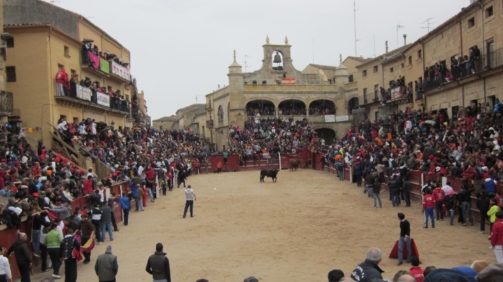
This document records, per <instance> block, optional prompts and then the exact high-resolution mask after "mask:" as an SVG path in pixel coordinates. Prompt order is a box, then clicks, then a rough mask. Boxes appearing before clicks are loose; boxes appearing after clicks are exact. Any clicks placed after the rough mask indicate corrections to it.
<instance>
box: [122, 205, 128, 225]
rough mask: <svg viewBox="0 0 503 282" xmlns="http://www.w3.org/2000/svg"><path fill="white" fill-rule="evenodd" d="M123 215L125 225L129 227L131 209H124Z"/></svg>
mask: <svg viewBox="0 0 503 282" xmlns="http://www.w3.org/2000/svg"><path fill="white" fill-rule="evenodd" d="M122 213H123V216H124V225H126V226H127V225H128V223H129V209H122Z"/></svg>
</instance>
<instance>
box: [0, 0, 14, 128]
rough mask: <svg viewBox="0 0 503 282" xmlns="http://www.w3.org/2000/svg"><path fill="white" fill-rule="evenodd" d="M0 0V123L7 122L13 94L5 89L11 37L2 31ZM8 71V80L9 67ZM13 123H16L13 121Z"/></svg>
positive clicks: (0, 4) (0, 1)
mask: <svg viewBox="0 0 503 282" xmlns="http://www.w3.org/2000/svg"><path fill="white" fill-rule="evenodd" d="M2 1H3V0H0V124H2V125H3V124H7V123H8V122H9V116H10V115H11V114H12V111H13V94H12V93H11V92H7V91H6V88H7V87H6V86H7V85H6V84H7V75H6V72H7V68H6V66H5V59H6V57H7V49H8V48H10V46H11V43H12V37H11V36H10V35H9V34H8V33H4V32H3V7H2ZM8 71H9V80H10V79H11V77H10V75H11V74H10V69H9V70H8ZM14 125H16V124H15V123H14Z"/></svg>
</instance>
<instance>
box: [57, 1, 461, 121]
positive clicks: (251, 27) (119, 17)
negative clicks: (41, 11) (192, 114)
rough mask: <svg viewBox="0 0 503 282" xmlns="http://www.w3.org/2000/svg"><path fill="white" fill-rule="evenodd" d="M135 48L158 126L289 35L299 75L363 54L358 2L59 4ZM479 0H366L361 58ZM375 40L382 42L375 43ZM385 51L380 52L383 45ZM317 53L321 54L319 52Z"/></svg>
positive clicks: (257, 62)
mask: <svg viewBox="0 0 503 282" xmlns="http://www.w3.org/2000/svg"><path fill="white" fill-rule="evenodd" d="M55 2H56V3H55V4H56V5H58V6H60V7H63V8H66V9H69V10H71V11H74V12H76V13H79V14H81V15H83V16H85V17H87V18H88V19H89V20H91V21H92V22H94V23H95V24H96V25H98V26H99V27H101V28H102V29H103V30H105V31H106V32H107V33H108V34H110V35H111V36H112V37H114V38H115V39H116V40H118V41H119V42H120V43H121V44H122V45H124V46H125V47H126V48H128V49H129V50H130V51H131V56H132V59H131V67H132V68H131V72H132V74H133V76H135V77H136V78H137V81H138V86H139V90H144V91H145V94H146V100H147V106H148V113H149V115H150V116H151V117H152V119H157V118H160V117H163V116H169V115H172V114H174V113H175V112H176V110H177V109H179V108H182V107H185V106H188V105H190V104H193V103H195V102H196V96H197V101H198V102H199V103H204V102H205V95H206V94H208V93H210V92H211V91H213V90H216V89H218V88H217V85H218V84H220V85H221V86H223V85H227V84H228V78H227V72H228V68H227V67H228V66H229V65H230V64H231V63H232V51H233V50H236V52H237V59H238V63H240V64H241V65H242V66H243V71H245V69H244V65H245V62H244V61H245V55H247V56H248V58H247V66H248V67H247V71H248V72H250V71H253V70H256V69H258V68H260V66H261V64H262V57H263V53H262V45H263V44H264V43H265V38H266V36H267V35H269V38H270V40H271V43H279V44H282V43H284V39H285V36H288V39H289V43H290V44H291V45H292V59H293V63H294V66H295V67H296V68H297V69H298V70H302V69H304V68H305V67H306V66H307V65H308V64H310V63H312V62H313V61H314V63H316V64H323V65H333V66H334V65H338V64H339V54H342V55H343V57H346V56H354V55H355V48H354V29H353V27H354V25H353V23H354V18H353V14H354V13H353V0H252V1H243V0H107V1H102V0H86V1H74V0H55ZM469 3H470V1H469V0H421V1H418V0H379V1H378V0H359V1H358V0H357V1H356V8H357V10H358V11H357V12H356V18H357V23H356V32H357V38H358V39H359V41H358V56H364V57H373V56H374V55H379V54H382V53H383V52H384V48H385V47H384V46H385V45H384V42H385V41H386V40H388V41H389V46H390V49H394V48H396V47H397V25H399V24H401V25H402V26H403V28H401V29H400V30H399V38H398V44H399V46H401V45H403V37H402V35H403V34H404V33H405V34H407V42H413V41H415V40H416V39H418V38H419V37H421V36H422V35H424V34H425V33H426V32H427V30H426V28H423V27H426V23H423V22H424V21H426V20H427V19H429V18H432V19H431V22H432V23H433V24H432V26H433V27H435V26H438V25H439V24H440V23H442V22H444V21H445V20H447V19H449V18H450V17H452V16H454V15H455V14H457V13H458V12H459V11H461V8H462V7H465V6H468V5H469ZM374 38H375V45H374ZM374 46H375V48H374ZM313 50H314V52H313Z"/></svg>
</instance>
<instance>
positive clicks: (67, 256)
mask: <svg viewBox="0 0 503 282" xmlns="http://www.w3.org/2000/svg"><path fill="white" fill-rule="evenodd" d="M66 232H67V235H66V236H65V238H64V239H63V240H62V241H61V244H60V245H59V257H60V258H61V259H62V260H64V262H65V282H77V260H76V259H75V258H73V255H72V254H73V249H77V251H79V252H80V243H79V241H78V240H77V239H76V238H75V237H74V231H73V230H72V229H71V228H69V229H67V230H66ZM83 244H85V243H83ZM84 254H85V253H84Z"/></svg>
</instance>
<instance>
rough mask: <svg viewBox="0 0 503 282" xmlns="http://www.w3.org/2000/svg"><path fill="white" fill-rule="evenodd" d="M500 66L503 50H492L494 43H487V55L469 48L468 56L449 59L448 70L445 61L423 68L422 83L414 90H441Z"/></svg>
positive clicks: (475, 47) (456, 56) (502, 62)
mask: <svg viewBox="0 0 503 282" xmlns="http://www.w3.org/2000/svg"><path fill="white" fill-rule="evenodd" d="M501 65H503V48H502V49H498V50H494V43H488V46H487V53H486V54H481V51H480V49H479V48H478V47H477V46H473V47H472V48H470V50H469V54H468V55H454V56H452V57H451V58H450V68H449V65H448V63H447V62H446V60H443V61H438V62H436V63H435V64H434V65H432V66H428V67H425V69H424V76H423V78H422V81H420V82H421V83H419V85H418V87H416V88H417V89H418V90H419V91H420V92H426V91H428V90H431V89H435V88H442V87H443V86H445V85H447V84H449V83H452V82H458V83H460V82H461V81H462V80H464V79H467V78H469V77H472V76H474V75H482V73H484V72H486V71H490V70H492V69H494V68H497V67H499V66H501ZM421 98H422V95H421ZM416 99H418V97H416Z"/></svg>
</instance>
